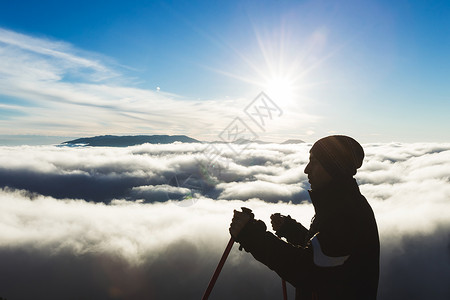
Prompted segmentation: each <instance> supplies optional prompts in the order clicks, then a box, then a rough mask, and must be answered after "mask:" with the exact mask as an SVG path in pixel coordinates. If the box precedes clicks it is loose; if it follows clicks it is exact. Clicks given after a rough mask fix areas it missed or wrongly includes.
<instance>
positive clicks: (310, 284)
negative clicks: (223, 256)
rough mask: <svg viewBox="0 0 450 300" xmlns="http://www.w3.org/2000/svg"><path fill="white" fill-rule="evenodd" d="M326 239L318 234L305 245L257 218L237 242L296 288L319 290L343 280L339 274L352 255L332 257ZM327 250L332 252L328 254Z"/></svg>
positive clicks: (247, 226) (245, 228) (244, 230)
mask: <svg viewBox="0 0 450 300" xmlns="http://www.w3.org/2000/svg"><path fill="white" fill-rule="evenodd" d="M324 238H325V239H326V235H325V236H324ZM319 240H320V242H319ZM322 240H323V238H322V239H320V233H318V234H316V235H315V236H314V237H313V238H312V239H311V240H310V242H308V243H307V244H306V245H305V247H302V246H296V245H293V244H291V243H286V242H284V241H283V240H281V239H279V238H278V237H276V236H275V235H273V234H272V233H270V232H268V231H266V226H265V224H264V222H262V221H259V220H253V221H251V222H249V223H248V224H247V225H246V226H245V227H244V228H243V230H242V231H241V233H240V234H239V236H238V239H237V240H236V241H237V242H239V243H240V244H241V247H243V248H244V249H245V251H247V252H250V253H251V254H252V255H253V257H254V258H255V259H257V260H258V261H260V262H261V263H263V264H265V265H266V266H267V267H269V268H270V269H271V270H273V271H275V272H276V273H277V274H278V275H279V276H280V277H281V278H283V279H284V280H286V281H288V282H289V283H290V284H292V285H293V286H294V287H296V288H302V287H307V288H308V289H312V290H315V289H321V288H322V289H323V288H324V287H326V286H327V285H330V284H333V285H334V284H337V283H338V281H336V279H337V280H340V279H339V278H340V277H341V276H340V275H339V274H340V273H341V272H342V268H343V264H344V263H345V261H346V260H347V259H348V256H339V257H337V256H332V257H330V256H328V255H327V254H328V253H329V251H327V250H328V249H325V248H327V245H326V244H327V243H322ZM324 249H325V250H324ZM324 251H325V253H327V252H328V253H327V254H324ZM339 252H340V251H339Z"/></svg>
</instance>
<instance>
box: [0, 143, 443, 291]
mask: <svg viewBox="0 0 450 300" xmlns="http://www.w3.org/2000/svg"><path fill="white" fill-rule="evenodd" d="M211 147H213V148H211ZM310 147H311V144H306V143H305V144H295V145H279V144H267V145H258V144H250V145H245V147H241V148H239V149H238V150H239V151H236V149H235V148H229V147H228V146H227V145H221V144H213V145H204V144H171V145H150V144H145V145H140V146H133V147H127V148H109V147H92V148H91V147H73V148H71V147H59V146H17V147H0V297H3V298H7V299H33V298H38V299H41V298H42V299H200V298H201V296H202V295H203V292H204V289H205V288H206V286H207V284H208V282H209V279H210V277H211V275H212V273H213V271H214V269H215V267H216V265H217V263H218V261H219V258H220V256H221V255H222V252H223V250H224V248H225V246H226V244H227V241H228V239H229V233H228V227H229V223H230V220H231V217H232V214H233V209H239V208H240V207H242V206H246V207H249V208H251V209H252V210H253V211H254V213H255V216H256V217H257V218H259V219H261V220H263V221H265V222H266V224H270V219H269V217H270V215H271V214H272V213H275V212H281V213H282V214H289V215H291V216H292V217H294V218H295V219H297V220H298V221H300V222H302V223H303V224H304V225H305V226H306V227H308V224H309V222H310V219H311V217H312V216H313V214H314V209H313V207H312V205H311V204H310V202H309V198H308V193H307V189H308V188H309V185H308V183H307V178H306V176H305V174H304V173H303V170H304V168H305V166H306V163H307V161H308V157H309V153H308V151H309V149H310ZM211 149H214V151H213V152H211ZM364 149H365V152H366V157H365V160H364V164H363V166H362V168H361V169H360V170H359V171H358V174H357V176H356V179H357V181H358V182H359V184H360V189H361V191H362V193H363V194H364V195H365V196H366V198H367V199H368V200H369V203H370V204H371V206H372V208H373V210H374V212H375V215H376V218H377V222H378V227H379V231H380V240H381V274H380V286H379V299H450V285H449V284H448V278H450V144H430V143H428V144H419V143H417V144H396V143H391V144H366V145H364ZM293 297H294V296H293V288H292V287H289V298H290V299H293ZM210 299H282V292H281V280H280V279H279V277H277V275H276V274H275V273H274V272H272V271H270V270H269V269H268V268H267V267H265V266H264V265H261V264H260V263H258V262H257V261H255V260H254V259H253V257H252V256H251V255H250V254H248V253H246V252H241V251H239V250H238V249H237V246H236V245H235V247H234V248H233V250H232V251H231V254H230V256H229V258H228V260H227V262H226V264H225V267H224V269H223V271H222V273H221V275H220V277H219V280H218V282H217V283H216V286H215V288H214V290H213V293H212V294H211V297H210Z"/></svg>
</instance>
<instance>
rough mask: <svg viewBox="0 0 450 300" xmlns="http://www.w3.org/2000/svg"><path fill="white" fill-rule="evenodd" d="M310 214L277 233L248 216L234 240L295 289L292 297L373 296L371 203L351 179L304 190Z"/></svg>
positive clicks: (376, 247) (375, 244)
mask: <svg viewBox="0 0 450 300" xmlns="http://www.w3.org/2000/svg"><path fill="white" fill-rule="evenodd" d="M310 196H311V200H312V203H313V205H314V209H315V212H316V214H315V216H314V218H313V221H312V223H311V226H310V229H309V230H307V229H306V228H304V227H303V226H302V225H301V224H299V223H297V222H295V221H294V220H292V219H291V220H289V221H287V222H285V224H284V225H283V227H282V228H281V229H280V230H279V232H277V234H278V235H281V236H284V237H286V239H287V241H288V242H285V241H283V240H281V239H280V238H278V237H276V236H275V235H273V234H272V233H270V232H268V231H266V226H265V224H264V223H263V222H262V221H259V220H252V221H251V222H249V223H248V224H247V225H246V226H245V227H244V228H243V230H242V231H241V233H240V234H239V236H238V238H237V241H238V242H239V243H240V244H241V246H242V247H243V248H244V249H245V250H246V251H248V252H250V253H251V254H252V255H253V256H254V257H255V258H256V259H257V260H259V261H260V262H262V263H263V264H265V265H267V266H268V267H269V268H270V269H272V270H274V271H275V272H277V273H278V275H280V277H281V278H283V279H285V280H286V281H287V282H289V283H291V284H292V285H293V286H294V287H295V288H296V299H319V300H323V299H346V300H349V299H358V300H361V299H365V300H367V299H376V295H377V288H378V275H379V256H380V242H379V237H378V230H377V224H376V221H375V217H374V214H373V211H372V208H371V207H370V205H369V204H368V203H367V200H366V199H365V198H364V196H363V195H361V193H360V191H359V188H358V185H357V183H356V181H355V180H354V179H353V178H350V179H347V180H341V181H339V182H337V181H336V182H333V183H332V184H330V185H329V186H327V187H326V188H324V189H322V190H321V191H310Z"/></svg>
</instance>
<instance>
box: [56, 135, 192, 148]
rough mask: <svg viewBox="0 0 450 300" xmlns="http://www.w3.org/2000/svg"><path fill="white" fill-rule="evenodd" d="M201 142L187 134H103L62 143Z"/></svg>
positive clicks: (109, 144)
mask: <svg viewBox="0 0 450 300" xmlns="http://www.w3.org/2000/svg"><path fill="white" fill-rule="evenodd" d="M175 142H181V143H201V142H200V141H198V140H196V139H193V138H190V137H188V136H185V135H125V136H117V135H101V136H94V137H88V138H79V139H76V140H72V141H67V142H64V143H62V144H63V145H84V146H97V147H101V146H104V147H127V146H135V145H141V144H145V143H149V144H172V143H175Z"/></svg>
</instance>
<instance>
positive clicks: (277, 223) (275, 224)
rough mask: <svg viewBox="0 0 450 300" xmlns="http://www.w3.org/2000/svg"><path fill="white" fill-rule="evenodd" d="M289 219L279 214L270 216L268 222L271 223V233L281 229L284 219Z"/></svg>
mask: <svg viewBox="0 0 450 300" xmlns="http://www.w3.org/2000/svg"><path fill="white" fill-rule="evenodd" d="M287 218H290V217H286V216H283V215H282V214H280V213H276V214H273V215H271V216H270V222H271V223H272V229H273V231H275V232H277V231H279V230H280V229H281V227H283V224H284V223H285V221H286V219H287Z"/></svg>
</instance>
